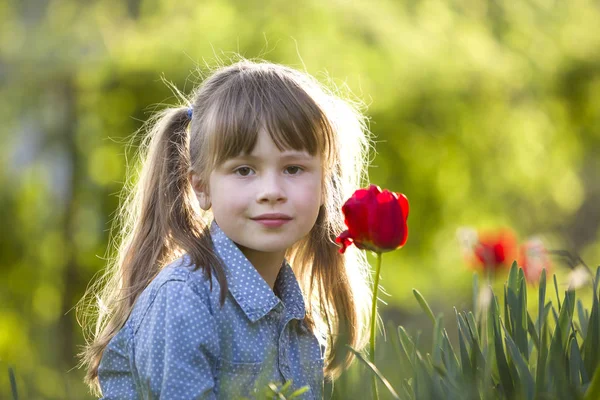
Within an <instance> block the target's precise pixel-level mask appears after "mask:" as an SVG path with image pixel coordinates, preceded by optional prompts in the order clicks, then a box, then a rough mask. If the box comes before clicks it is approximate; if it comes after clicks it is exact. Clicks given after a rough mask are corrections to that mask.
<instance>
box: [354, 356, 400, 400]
mask: <svg viewBox="0 0 600 400" xmlns="http://www.w3.org/2000/svg"><path fill="white" fill-rule="evenodd" d="M346 347H347V348H348V349H350V351H351V352H352V353H354V355H355V356H356V358H358V359H359V360H360V361H361V362H362V363H363V364H365V365H366V366H367V367H368V368H369V369H370V370H371V372H373V373H374V374H375V376H377V378H379V380H380V381H381V383H383V385H384V386H385V387H386V389H387V390H388V391H389V392H390V394H391V395H392V397H393V398H394V399H400V397H398V394H397V393H396V391H395V390H394V388H393V387H392V385H391V384H390V383H389V382H388V380H387V379H385V377H384V376H383V375H382V374H381V372H379V370H378V369H377V367H376V366H375V365H374V364H373V363H371V362H370V361H369V360H367V359H366V358H365V357H364V356H363V355H362V354H361V353H360V352H358V351H356V350H354V349H353V348H352V347H350V346H348V345H346Z"/></svg>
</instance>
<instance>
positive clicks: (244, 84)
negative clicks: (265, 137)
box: [78, 59, 371, 393]
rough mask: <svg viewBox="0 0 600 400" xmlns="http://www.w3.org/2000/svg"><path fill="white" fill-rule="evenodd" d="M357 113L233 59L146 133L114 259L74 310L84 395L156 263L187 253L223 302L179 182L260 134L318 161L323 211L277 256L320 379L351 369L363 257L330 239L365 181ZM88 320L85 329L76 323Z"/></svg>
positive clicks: (363, 136)
mask: <svg viewBox="0 0 600 400" xmlns="http://www.w3.org/2000/svg"><path fill="white" fill-rule="evenodd" d="M360 104H361V103H359V102H357V101H355V100H354V101H349V100H347V99H346V100H344V99H342V97H341V96H340V95H339V94H338V93H336V92H333V91H332V90H329V89H327V88H326V87H325V86H324V85H321V84H320V83H319V82H318V81H317V80H316V79H314V78H312V77H311V76H309V75H308V74H306V73H303V72H300V71H297V70H295V69H292V68H289V67H285V66H281V65H277V64H272V63H268V62H262V61H249V60H245V59H242V60H241V61H238V62H236V63H234V64H232V65H229V66H226V67H221V68H219V69H217V70H216V71H215V72H214V73H213V74H212V75H211V76H209V77H208V78H207V79H206V80H204V82H203V83H202V84H201V85H200V86H199V87H198V89H196V90H195V92H194V93H193V94H192V96H191V99H190V100H189V101H188V100H186V99H185V98H183V99H182V105H181V106H180V107H176V108H168V109H166V110H163V111H161V112H159V113H158V114H157V115H156V116H155V117H154V118H152V119H151V120H150V121H149V122H148V124H147V127H148V129H147V130H148V132H149V134H148V136H147V137H146V138H145V140H144V141H143V143H142V146H141V151H140V152H139V157H140V161H141V172H140V174H139V179H138V180H137V182H136V183H135V184H134V185H126V186H125V187H124V189H123V190H124V192H125V194H126V196H125V201H124V202H123V204H122V206H121V208H120V213H119V215H118V219H117V220H116V223H115V225H114V227H113V233H116V235H113V237H112V239H111V241H112V243H114V244H116V246H115V247H116V250H117V256H116V257H114V258H113V259H111V260H110V262H109V265H108V267H107V269H106V271H105V273H104V275H103V276H102V278H101V279H98V280H97V281H96V282H95V283H94V285H92V286H91V287H90V288H89V289H88V291H86V295H85V296H84V298H83V299H82V302H81V303H80V305H79V307H78V313H79V314H82V316H83V318H82V321H83V322H82V324H83V326H84V328H88V329H89V328H91V329H89V331H90V332H89V333H88V335H86V343H87V344H86V346H85V348H84V351H83V352H82V353H81V355H80V356H81V364H82V365H84V366H85V367H86V369H87V370H86V377H85V382H86V383H87V384H88V385H89V387H90V389H91V390H92V392H94V393H100V388H99V384H98V365H99V364H100V360H101V358H102V354H103V351H104V349H105V347H106V346H107V344H108V343H109V341H110V340H111V339H112V337H113V336H114V335H115V334H116V333H117V332H118V331H119V330H120V329H121V328H122V327H123V325H124V324H125V322H126V320H127V318H128V317H129V314H130V312H131V310H132V308H133V305H134V303H135V300H136V299H137V298H138V296H139V295H140V293H141V292H142V291H143V290H144V288H145V287H146V286H147V285H148V284H149V283H150V282H151V281H152V279H153V278H154V277H156V275H157V274H158V273H159V272H160V270H161V269H162V268H163V267H164V266H165V265H166V264H168V263H169V262H171V261H173V260H175V259H176V258H178V257H180V256H181V255H182V254H185V253H187V254H189V255H190V257H191V259H192V261H193V263H194V265H195V266H196V268H201V269H202V270H203V271H204V273H206V274H208V275H209V276H210V275H211V274H215V278H216V279H217V280H218V282H219V284H220V287H221V293H220V299H221V302H224V300H225V296H226V293H227V282H226V279H225V275H224V270H223V265H222V264H221V260H220V259H219V257H218V256H217V255H216V253H215V251H214V249H213V246H212V242H211V239H210V234H209V231H208V225H209V223H210V221H211V220H212V215H211V213H210V211H202V210H201V209H200V207H199V206H198V202H197V200H196V198H195V196H194V194H193V191H192V188H191V185H190V183H189V180H188V172H189V171H190V170H191V169H193V170H194V171H200V172H201V173H202V174H203V175H204V179H208V175H209V174H210V171H212V170H213V169H214V168H215V166H218V165H219V164H220V163H222V162H223V161H225V160H227V159H228V158H230V157H233V156H236V155H238V154H240V153H242V152H251V151H252V149H253V147H254V145H255V144H256V141H257V136H258V132H259V130H260V129H266V131H267V132H269V134H270V136H271V138H272V139H273V141H274V142H275V144H276V145H277V146H278V147H279V148H281V149H284V148H291V149H296V150H305V151H307V152H309V153H311V154H313V155H314V154H317V153H318V152H319V154H321V156H322V157H323V160H324V163H323V165H324V170H323V191H324V194H325V202H324V205H323V206H322V207H321V209H320V210H319V216H318V218H317V222H316V223H315V225H314V227H313V228H312V230H311V231H310V233H309V234H308V235H307V236H306V237H305V238H304V239H302V240H301V241H299V242H298V243H296V244H295V245H294V246H292V248H290V249H288V252H287V254H286V256H287V259H288V260H289V262H290V264H291V265H292V268H293V269H294V272H295V275H296V277H297V278H298V281H299V284H300V287H301V289H302V292H303V294H304V296H305V300H306V310H307V314H306V321H307V323H308V325H309V327H310V328H311V329H312V330H313V332H314V333H315V334H316V335H317V336H318V337H320V338H321V339H323V340H325V341H326V343H327V352H326V355H325V357H326V363H325V374H326V376H328V377H329V378H330V379H334V378H335V377H337V376H339V374H340V373H341V371H342V370H343V369H344V368H346V367H348V366H349V365H350V363H351V362H352V360H353V355H352V353H351V352H349V351H347V349H346V348H345V346H344V345H345V344H348V345H350V346H352V347H353V348H355V349H358V350H361V349H363V348H364V346H365V344H366V343H367V340H368V318H369V316H368V315H369V309H368V304H369V303H370V299H371V297H370V296H371V295H370V292H369V286H368V285H369V274H368V264H367V262H366V259H365V257H364V254H363V253H362V252H358V251H351V250H350V251H347V252H346V253H345V254H344V255H342V254H340V253H339V251H338V246H337V245H336V244H335V237H336V236H337V235H338V234H339V233H340V232H341V231H343V230H344V219H343V215H342V213H341V207H342V204H343V202H344V201H345V199H346V198H348V197H349V196H350V195H351V194H352V191H353V190H355V189H356V188H357V187H358V186H360V184H361V183H363V181H364V179H365V178H366V164H367V154H368V150H369V131H368V129H367V124H366V117H365V116H364V115H363V114H362V113H361V110H360V107H359V106H360ZM189 107H191V108H192V109H193V118H192V120H191V122H190V120H189V117H188V108H189ZM84 300H87V302H86V301H84ZM90 319H92V320H94V319H95V324H87V322H88V320H90ZM92 322H93V321H92Z"/></svg>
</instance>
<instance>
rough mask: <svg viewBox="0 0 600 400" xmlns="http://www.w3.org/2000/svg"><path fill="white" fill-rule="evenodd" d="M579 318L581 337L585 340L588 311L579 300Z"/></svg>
mask: <svg viewBox="0 0 600 400" xmlns="http://www.w3.org/2000/svg"><path fill="white" fill-rule="evenodd" d="M577 317H578V318H579V328H580V331H581V337H582V338H583V339H584V340H585V337H586V336H587V329H588V320H587V318H586V310H585V308H584V307H583V302H582V301H581V299H577Z"/></svg>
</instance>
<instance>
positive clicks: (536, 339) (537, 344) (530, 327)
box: [527, 312, 540, 351]
mask: <svg viewBox="0 0 600 400" xmlns="http://www.w3.org/2000/svg"><path fill="white" fill-rule="evenodd" d="M527 331H528V332H529V336H531V340H532V341H533V344H534V346H535V348H536V349H537V350H538V351H539V350H540V339H539V337H538V333H537V331H536V330H535V325H533V320H532V319H531V315H529V312H527Z"/></svg>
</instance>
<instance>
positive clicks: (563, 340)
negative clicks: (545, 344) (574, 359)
mask: <svg viewBox="0 0 600 400" xmlns="http://www.w3.org/2000/svg"><path fill="white" fill-rule="evenodd" d="M574 309H575V292H573V291H567V292H566V293H565V299H564V303H563V306H562V309H561V310H560V315H559V317H558V324H557V325H556V327H555V328H554V333H553V335H552V341H551V343H550V353H549V360H548V362H549V367H550V373H551V374H552V376H553V377H554V383H555V386H556V390H557V393H556V394H557V395H558V396H569V397H572V396H573V395H574V391H573V388H572V387H571V386H570V384H569V377H568V375H567V370H568V366H567V364H566V355H567V344H568V340H569V335H570V330H571V318H572V315H573V311H574Z"/></svg>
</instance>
